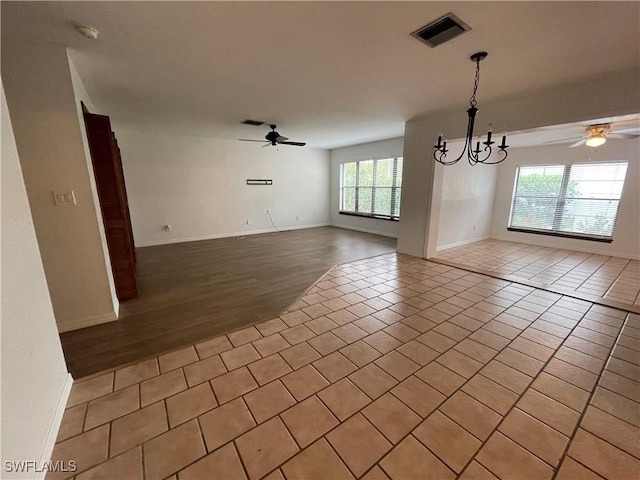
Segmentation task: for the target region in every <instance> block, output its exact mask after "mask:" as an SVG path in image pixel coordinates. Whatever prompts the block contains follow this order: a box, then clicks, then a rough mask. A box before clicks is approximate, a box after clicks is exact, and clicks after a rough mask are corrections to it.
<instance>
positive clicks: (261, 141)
mask: <svg viewBox="0 0 640 480" xmlns="http://www.w3.org/2000/svg"><path fill="white" fill-rule="evenodd" d="M238 140H239V141H241V142H260V143H269V142H268V141H267V140H253V139H250V138H239V139H238Z"/></svg>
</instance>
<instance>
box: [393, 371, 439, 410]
mask: <svg viewBox="0 0 640 480" xmlns="http://www.w3.org/2000/svg"><path fill="white" fill-rule="evenodd" d="M391 393H393V394H394V395H395V396H396V397H398V398H399V399H400V400H401V401H402V402H403V403H404V404H405V405H407V406H408V407H409V408H411V409H412V410H413V411H414V412H416V413H417V414H418V415H420V416H421V417H422V418H426V417H427V416H428V415H429V414H430V413H431V412H433V411H434V410H435V409H436V408H438V405H440V404H441V403H442V402H443V401H444V400H445V398H446V397H445V396H444V395H442V394H441V393H440V392H438V391H437V390H435V389H434V388H432V387H430V386H429V385H427V384H426V383H424V382H423V381H422V380H420V379H419V378H417V377H415V376H413V375H412V376H411V377H409V378H407V379H406V380H405V381H403V382H402V383H400V384H399V385H397V386H396V387H394V388H393V389H392V390H391Z"/></svg>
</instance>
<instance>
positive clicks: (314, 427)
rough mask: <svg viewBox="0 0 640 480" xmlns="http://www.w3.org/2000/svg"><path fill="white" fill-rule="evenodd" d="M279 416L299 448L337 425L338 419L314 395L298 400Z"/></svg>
mask: <svg viewBox="0 0 640 480" xmlns="http://www.w3.org/2000/svg"><path fill="white" fill-rule="evenodd" d="M336 385H337V384H336ZM280 416H281V417H282V420H283V421H284V423H285V424H286V426H287V428H288V429H289V431H290V432H291V434H292V435H293V438H295V439H296V442H298V445H300V447H301V448H305V447H306V446H307V445H309V444H311V443H312V442H314V441H316V440H317V439H318V438H320V437H321V436H322V435H324V434H325V433H327V432H328V431H329V430H331V429H332V428H333V427H335V426H336V425H338V420H336V418H335V417H334V416H333V415H332V414H331V412H330V411H329V409H328V408H327V407H326V406H324V404H323V403H322V402H321V401H320V400H318V397H316V396H313V397H311V398H308V399H306V400H305V401H303V402H300V403H299V404H297V405H295V406H294V407H292V408H290V409H289V410H287V411H285V412H283V413H282V414H281V415H280Z"/></svg>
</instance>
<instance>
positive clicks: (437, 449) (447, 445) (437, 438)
mask: <svg viewBox="0 0 640 480" xmlns="http://www.w3.org/2000/svg"><path fill="white" fill-rule="evenodd" d="M413 436H414V437H416V438H417V439H418V440H420V441H421V442H422V443H423V444H424V445H426V446H427V447H428V448H429V450H431V451H432V452H433V453H435V454H436V455H437V456H438V458H440V459H442V461H444V462H445V463H446V464H447V465H448V466H449V468H451V469H452V470H453V471H454V472H456V473H460V472H461V471H462V469H463V468H464V466H465V465H466V464H467V462H468V461H469V460H470V459H471V457H473V455H475V453H476V451H477V450H478V448H480V445H481V442H480V440H478V439H477V438H475V437H474V436H473V435H471V434H470V433H469V432H467V431H466V430H465V429H464V428H462V427H461V426H460V425H458V424H457V423H455V422H454V421H452V420H451V419H450V418H448V417H446V416H445V415H443V414H442V413H440V412H434V413H433V414H432V415H431V416H429V418H427V419H426V420H425V421H424V422H422V423H421V424H420V425H419V426H418V428H416V429H415V430H414V431H413Z"/></svg>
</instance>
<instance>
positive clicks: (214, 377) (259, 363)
mask: <svg viewBox="0 0 640 480" xmlns="http://www.w3.org/2000/svg"><path fill="white" fill-rule="evenodd" d="M639 385H640V316H639V315H637V314H632V313H629V312H626V311H623V310H616V309H612V308H609V307H603V306H601V305H598V304H592V303H589V302H585V301H582V300H579V299H576V298H572V297H568V296H562V295H559V294H555V293H551V292H549V291H545V290H538V289H534V288H531V287H528V286H525V285H522V284H517V283H511V282H508V281H505V280H500V279H496V278H491V277H488V276H485V275H481V274H478V273H472V272H469V271H465V270H461V269H457V268H453V267H450V266H446V265H442V264H437V263H433V262H429V261H425V260H420V259H417V258H414V257H408V256H404V255H397V254H388V255H383V256H378V257H373V258H370V259H366V260H362V261H358V262H354V263H350V264H346V265H340V266H337V267H335V268H333V269H332V270H331V271H329V272H328V273H327V274H326V275H325V276H324V277H323V278H322V279H321V280H320V281H319V282H318V283H316V284H315V286H313V287H312V288H311V289H310V290H309V291H308V292H307V294H306V295H305V296H303V297H302V298H301V299H299V300H298V301H296V303H295V304H294V305H292V306H291V307H290V309H289V310H288V311H287V312H286V313H284V314H283V315H281V316H280V317H278V318H274V319H272V320H269V321H266V322H263V323H260V324H257V325H255V326H253V327H250V328H245V329H243V330H240V331H236V332H232V333H229V334H228V335H225V336H221V337H217V338H213V339H210V340H206V341H203V342H202V343H198V344H196V345H193V346H189V347H187V348H183V349H181V350H178V351H174V352H170V353H167V354H165V355H162V356H159V357H157V358H152V359H149V360H146V361H142V362H139V363H136V364H134V365H129V366H126V367H124V368H120V369H119V370H116V371H111V372H107V373H102V374H98V375H94V376H92V377H89V378H86V379H82V380H80V381H77V382H76V383H75V384H74V386H73V389H72V392H71V396H70V398H69V402H68V408H67V410H66V413H65V416H64V419H63V424H62V427H61V429H60V433H59V437H58V443H57V444H56V447H55V450H54V455H53V460H54V461H55V460H66V461H69V460H75V461H77V464H78V471H77V472H76V473H75V477H74V478H75V479H76V480H87V479H109V480H114V479H147V480H161V479H172V480H178V479H179V480H188V479H203V480H209V479H236V478H238V479H244V478H250V479H258V478H269V479H283V478H286V479H289V480H291V479H342V478H366V479H385V478H390V479H393V480H396V479H398V480H399V479H402V480H406V479H419V478H434V479H453V478H462V479H473V478H487V479H491V478H502V479H507V478H509V479H510V478H535V479H545V478H554V477H555V478H556V479H558V480H566V479H578V478H579V479H591V478H594V479H595V478H610V479H623V478H638V474H639V473H640V403H639V402H640V388H639ZM47 478H49V479H57V478H64V475H61V474H49V475H48V477H47Z"/></svg>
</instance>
